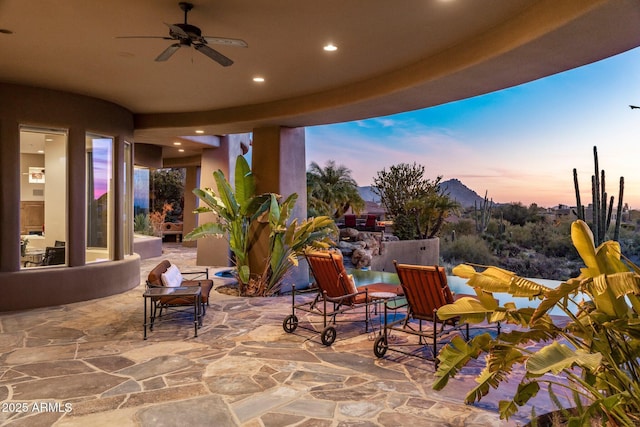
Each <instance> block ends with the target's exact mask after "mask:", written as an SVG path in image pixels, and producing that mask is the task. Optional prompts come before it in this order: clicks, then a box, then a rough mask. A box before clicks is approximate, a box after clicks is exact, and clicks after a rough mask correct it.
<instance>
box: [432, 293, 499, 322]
mask: <svg viewBox="0 0 640 427" xmlns="http://www.w3.org/2000/svg"><path fill="white" fill-rule="evenodd" d="M494 310H495V307H494V306H490V307H487V306H485V305H484V304H483V303H482V302H481V301H480V300H478V299H476V298H472V297H463V298H460V299H458V300H456V301H455V302H454V303H453V304H447V305H444V306H442V307H440V308H439V309H438V313H437V314H438V318H440V319H442V320H447V319H451V318H454V317H460V320H461V321H462V322H468V323H481V322H482V321H484V320H485V319H486V318H487V315H488V314H491V313H493V311H494Z"/></svg>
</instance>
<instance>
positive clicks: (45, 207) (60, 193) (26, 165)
mask: <svg viewBox="0 0 640 427" xmlns="http://www.w3.org/2000/svg"><path fill="white" fill-rule="evenodd" d="M66 153H67V132H66V131H65V130H61V129H43V128H33V127H28V126H22V127H21V128H20V256H21V266H22V268H32V267H39V266H42V265H54V264H65V263H66V253H65V250H64V249H56V250H53V249H52V250H50V251H49V253H50V254H53V253H54V252H55V256H53V255H51V256H47V257H45V253H46V251H47V248H48V247H56V246H57V247H62V246H64V245H65V242H66V236H67V193H66V189H67V155H66Z"/></svg>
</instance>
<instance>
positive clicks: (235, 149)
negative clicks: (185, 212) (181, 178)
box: [185, 134, 249, 266]
mask: <svg viewBox="0 0 640 427" xmlns="http://www.w3.org/2000/svg"><path fill="white" fill-rule="evenodd" d="M248 139H249V135H248V134H237V135H226V136H222V137H220V146H219V147H217V148H208V149H205V150H203V152H202V163H201V171H200V182H199V183H198V185H197V186H198V188H207V187H209V188H212V189H214V190H215V191H217V188H216V183H215V180H214V179H213V172H215V171H217V170H218V169H220V170H221V171H222V172H223V173H224V176H225V177H226V178H227V180H228V181H230V182H231V185H233V171H234V170H235V164H236V157H237V156H238V155H240V154H242V145H241V143H243V142H244V143H245V144H247V140H248ZM247 145H248V144H247ZM230 178H231V179H230ZM191 190H192V189H191V188H189V187H186V186H185V204H186V197H187V196H186V193H188V192H190V191H191ZM214 220H215V216H214V214H213V213H207V214H199V215H198V218H197V224H195V225H200V224H204V223H206V222H210V221H214ZM188 231H191V230H188ZM188 231H187V232H188ZM197 246H198V249H197V261H196V263H197V265H207V266H228V265H231V260H230V257H229V243H228V242H227V240H226V239H224V238H220V239H218V238H214V237H207V238H203V239H198V241H197Z"/></svg>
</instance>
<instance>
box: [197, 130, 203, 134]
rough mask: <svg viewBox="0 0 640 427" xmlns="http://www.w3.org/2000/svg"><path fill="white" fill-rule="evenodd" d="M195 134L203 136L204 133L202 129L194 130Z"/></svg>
mask: <svg viewBox="0 0 640 427" xmlns="http://www.w3.org/2000/svg"><path fill="white" fill-rule="evenodd" d="M196 133H198V134H203V133H204V131H203V130H202V129H196Z"/></svg>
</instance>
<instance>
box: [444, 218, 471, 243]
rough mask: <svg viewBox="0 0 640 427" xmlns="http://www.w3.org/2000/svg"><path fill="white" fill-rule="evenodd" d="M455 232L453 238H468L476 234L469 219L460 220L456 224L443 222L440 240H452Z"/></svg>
mask: <svg viewBox="0 0 640 427" xmlns="http://www.w3.org/2000/svg"><path fill="white" fill-rule="evenodd" d="M454 232H455V237H456V238H457V237H460V236H468V235H473V234H476V225H475V222H473V221H472V220H470V219H460V220H458V221H456V222H445V223H444V224H443V225H442V228H441V229H440V238H441V239H449V240H453V239H452V237H451V236H452V235H453V234H454Z"/></svg>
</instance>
